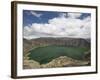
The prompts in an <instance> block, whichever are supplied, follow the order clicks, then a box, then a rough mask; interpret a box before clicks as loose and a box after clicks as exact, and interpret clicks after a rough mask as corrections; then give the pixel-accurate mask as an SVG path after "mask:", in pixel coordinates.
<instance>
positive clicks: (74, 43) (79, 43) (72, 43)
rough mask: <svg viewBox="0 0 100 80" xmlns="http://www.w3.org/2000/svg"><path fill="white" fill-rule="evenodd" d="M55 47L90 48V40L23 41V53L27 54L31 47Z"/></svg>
mask: <svg viewBox="0 0 100 80" xmlns="http://www.w3.org/2000/svg"><path fill="white" fill-rule="evenodd" d="M44 45H47V46H48V45H56V46H66V47H90V39H82V38H67V37H60V38H58V37H56V38H54V37H40V38H36V39H31V40H27V39H25V38H24V39H23V47H24V52H25V53H26V52H28V51H29V50H30V49H31V48H32V47H35V46H44Z"/></svg>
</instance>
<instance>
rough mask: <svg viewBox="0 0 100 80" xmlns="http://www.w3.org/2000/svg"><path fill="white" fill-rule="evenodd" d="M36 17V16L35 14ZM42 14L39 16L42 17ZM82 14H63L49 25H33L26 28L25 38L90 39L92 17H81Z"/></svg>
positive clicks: (49, 22) (50, 21) (49, 21)
mask: <svg viewBox="0 0 100 80" xmlns="http://www.w3.org/2000/svg"><path fill="white" fill-rule="evenodd" d="M34 15H35V16H36V14H35V13H34ZM41 15H42V14H38V15H37V17H40V16H41ZM81 15H82V13H66V14H65V13H62V14H59V16H58V17H55V18H53V19H49V20H48V23H44V24H43V23H33V24H32V25H31V26H25V27H24V38H27V39H32V38H39V37H73V38H90V32H91V31H90V30H91V17H90V16H87V17H85V18H84V19H80V18H79V17H80V16H81Z"/></svg>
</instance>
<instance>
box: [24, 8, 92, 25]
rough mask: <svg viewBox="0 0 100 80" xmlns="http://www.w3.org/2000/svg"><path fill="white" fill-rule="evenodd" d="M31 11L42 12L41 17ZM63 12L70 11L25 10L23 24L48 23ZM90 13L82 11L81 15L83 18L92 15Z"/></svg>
mask: <svg viewBox="0 0 100 80" xmlns="http://www.w3.org/2000/svg"><path fill="white" fill-rule="evenodd" d="M31 11H33V12H36V13H37V14H42V15H41V16H40V17H36V16H35V15H33V14H31ZM61 13H66V14H67V13H68V12H53V11H34V10H23V25H24V26H28V25H31V24H32V23H48V20H49V19H53V18H55V17H58V16H59V14H61ZM90 15H91V14H89V13H82V15H81V16H80V17H79V18H80V19H83V18H85V17H87V16H90Z"/></svg>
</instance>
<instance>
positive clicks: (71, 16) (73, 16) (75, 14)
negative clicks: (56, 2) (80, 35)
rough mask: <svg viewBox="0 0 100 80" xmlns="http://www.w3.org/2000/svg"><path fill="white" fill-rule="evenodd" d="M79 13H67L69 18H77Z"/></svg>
mask: <svg viewBox="0 0 100 80" xmlns="http://www.w3.org/2000/svg"><path fill="white" fill-rule="evenodd" d="M81 15H82V14H81V13H68V17H70V18H79V17H80V16H81Z"/></svg>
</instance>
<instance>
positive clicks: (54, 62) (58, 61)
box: [24, 56, 90, 69]
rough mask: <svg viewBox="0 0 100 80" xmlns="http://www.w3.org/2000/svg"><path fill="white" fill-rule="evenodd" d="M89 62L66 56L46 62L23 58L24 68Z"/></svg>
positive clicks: (52, 66)
mask: <svg viewBox="0 0 100 80" xmlns="http://www.w3.org/2000/svg"><path fill="white" fill-rule="evenodd" d="M89 63H90V62H89V61H79V60H74V59H72V58H69V57H67V56H60V57H58V58H56V59H53V60H52V61H51V62H49V63H47V64H40V63H39V62H37V61H34V60H28V59H27V60H24V69H35V68H55V67H71V66H87V65H89Z"/></svg>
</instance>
